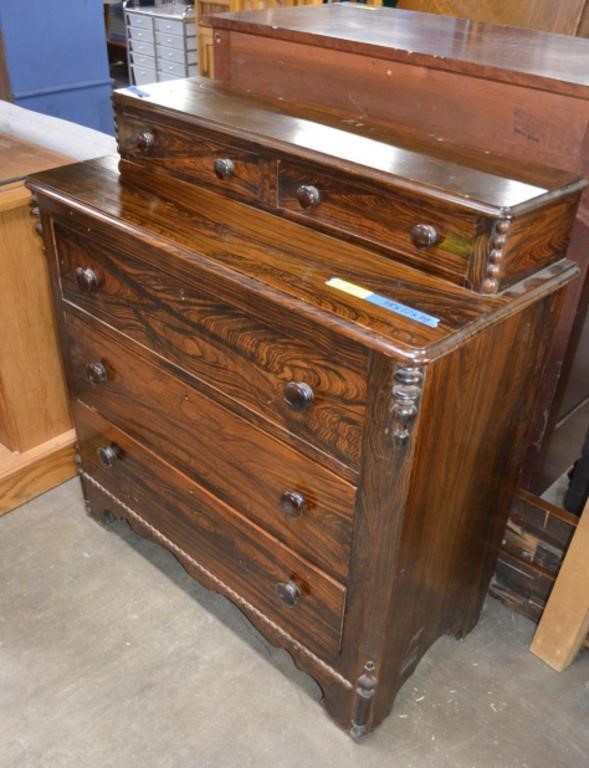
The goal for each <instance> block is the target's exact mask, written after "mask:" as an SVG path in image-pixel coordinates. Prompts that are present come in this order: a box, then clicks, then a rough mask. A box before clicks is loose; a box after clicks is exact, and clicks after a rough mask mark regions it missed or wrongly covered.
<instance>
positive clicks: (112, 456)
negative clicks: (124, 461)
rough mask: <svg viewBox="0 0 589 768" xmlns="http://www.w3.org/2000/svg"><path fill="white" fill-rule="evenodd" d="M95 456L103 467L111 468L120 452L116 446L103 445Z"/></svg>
mask: <svg viewBox="0 0 589 768" xmlns="http://www.w3.org/2000/svg"><path fill="white" fill-rule="evenodd" d="M96 455H97V456H98V461H99V462H100V463H101V464H102V466H103V467H112V465H113V464H114V463H115V461H116V460H117V459H118V458H119V457H120V452H119V449H118V448H117V446H116V445H103V446H101V447H100V448H98V450H97V451H96Z"/></svg>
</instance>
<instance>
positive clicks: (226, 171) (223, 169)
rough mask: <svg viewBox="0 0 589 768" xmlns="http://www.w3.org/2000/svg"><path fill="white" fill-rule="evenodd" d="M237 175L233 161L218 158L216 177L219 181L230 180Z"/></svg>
mask: <svg viewBox="0 0 589 768" xmlns="http://www.w3.org/2000/svg"><path fill="white" fill-rule="evenodd" d="M234 173H235V165H234V164H233V160H229V158H227V157H218V158H217V159H216V160H215V176H216V177H217V178H218V179H230V178H231V176H233V175H234Z"/></svg>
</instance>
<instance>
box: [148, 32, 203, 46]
mask: <svg viewBox="0 0 589 768" xmlns="http://www.w3.org/2000/svg"><path fill="white" fill-rule="evenodd" d="M155 39H156V42H157V44H158V45H162V46H164V47H165V48H177V49H180V50H181V51H184V50H186V51H195V50H196V37H194V36H192V37H186V38H185V37H182V36H180V35H170V34H167V33H166V32H162V31H160V30H158V29H156V31H155Z"/></svg>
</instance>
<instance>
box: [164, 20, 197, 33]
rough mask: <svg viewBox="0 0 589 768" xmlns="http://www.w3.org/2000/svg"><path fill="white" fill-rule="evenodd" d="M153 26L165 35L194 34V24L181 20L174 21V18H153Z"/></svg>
mask: <svg viewBox="0 0 589 768" xmlns="http://www.w3.org/2000/svg"><path fill="white" fill-rule="evenodd" d="M155 28H156V30H157V31H158V32H162V33H163V34H165V35H176V36H177V37H183V36H184V34H186V35H193V36H194V35H195V34H196V25H195V24H194V23H193V24H184V22H182V21H176V20H175V19H157V18H156V19H155Z"/></svg>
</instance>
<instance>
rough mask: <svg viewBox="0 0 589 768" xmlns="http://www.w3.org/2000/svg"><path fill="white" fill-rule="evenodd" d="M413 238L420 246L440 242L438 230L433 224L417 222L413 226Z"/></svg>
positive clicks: (425, 246)
mask: <svg viewBox="0 0 589 768" xmlns="http://www.w3.org/2000/svg"><path fill="white" fill-rule="evenodd" d="M411 239H412V240H413V242H414V243H415V245H416V246H417V247H418V248H427V247H428V246H430V245H435V244H436V243H437V242H438V232H437V230H436V228H435V227H433V226H432V225H431V224H416V225H415V226H414V227H411Z"/></svg>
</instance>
